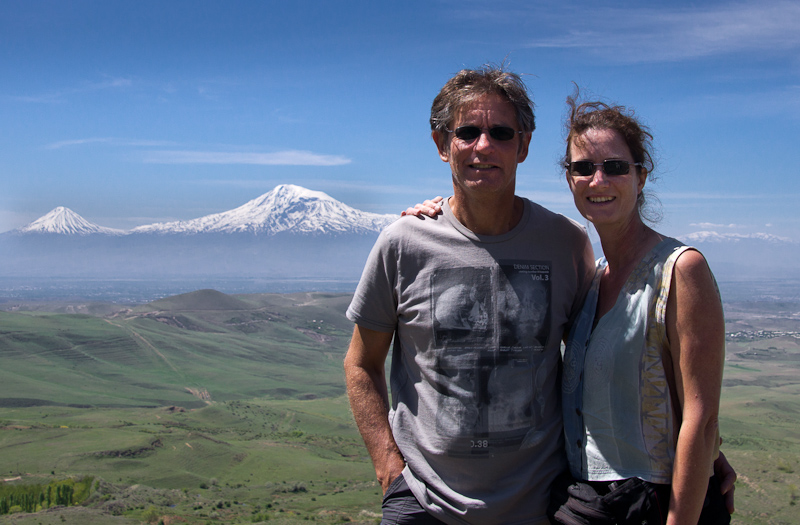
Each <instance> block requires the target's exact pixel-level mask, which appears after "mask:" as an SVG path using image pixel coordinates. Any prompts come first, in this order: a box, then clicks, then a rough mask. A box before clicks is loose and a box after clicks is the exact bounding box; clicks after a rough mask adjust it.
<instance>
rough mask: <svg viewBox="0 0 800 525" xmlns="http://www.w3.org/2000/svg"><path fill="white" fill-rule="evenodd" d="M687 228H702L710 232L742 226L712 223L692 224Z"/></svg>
mask: <svg viewBox="0 0 800 525" xmlns="http://www.w3.org/2000/svg"><path fill="white" fill-rule="evenodd" d="M689 226H694V227H696V228H702V229H704V230H712V229H718V228H731V229H735V228H744V226H742V225H740V224H715V223H713V222H693V223H691V224H689Z"/></svg>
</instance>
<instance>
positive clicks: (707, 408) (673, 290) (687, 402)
mask: <svg viewBox="0 0 800 525" xmlns="http://www.w3.org/2000/svg"><path fill="white" fill-rule="evenodd" d="M674 272H675V273H674V277H673V282H672V286H671V287H670V293H669V300H668V303H667V336H668V338H669V342H670V352H671V354H672V364H673V369H674V371H675V384H676V388H677V395H678V398H679V401H680V404H681V409H682V414H683V416H682V421H681V427H680V430H679V433H678V443H677V450H676V453H675V465H674V469H673V473H672V496H671V498H670V505H669V514H668V517H667V524H668V525H685V524H687V523H697V520H698V519H699V517H700V512H701V510H702V507H703V500H704V498H705V494H706V490H707V488H708V478H709V476H710V475H711V472H712V463H713V460H714V458H713V454H714V451H715V450H717V444H718V443H719V422H718V419H717V418H718V414H719V399H720V391H721V389H722V368H723V364H724V361H725V319H724V316H723V312H722V303H721V301H720V298H719V293H718V292H717V288H716V285H715V283H714V278H713V277H712V275H711V271H710V270H709V268H708V264H706V261H705V259H704V258H703V256H702V255H701V254H700V253H699V252H697V251H695V250H688V251H686V252H684V253H683V254H682V255H681V256H680V257H679V258H678V260H677V262H676V263H675V269H674Z"/></svg>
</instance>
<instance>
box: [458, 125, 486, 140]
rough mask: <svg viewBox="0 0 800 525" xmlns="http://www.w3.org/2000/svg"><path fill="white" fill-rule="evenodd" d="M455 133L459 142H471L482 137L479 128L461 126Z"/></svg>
mask: <svg viewBox="0 0 800 525" xmlns="http://www.w3.org/2000/svg"><path fill="white" fill-rule="evenodd" d="M455 133H456V137H458V139H459V140H463V141H465V142H469V141H471V140H475V139H477V138H478V137H480V136H481V128H479V127H477V126H461V127H460V128H456V131H455Z"/></svg>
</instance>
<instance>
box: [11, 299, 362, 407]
mask: <svg viewBox="0 0 800 525" xmlns="http://www.w3.org/2000/svg"><path fill="white" fill-rule="evenodd" d="M348 301H349V296H345V295H325V294H294V295H249V296H241V297H235V296H230V295H226V294H223V293H220V292H216V291H213V290H201V291H197V292H192V293H189V294H185V295H180V296H175V297H171V298H168V299H163V300H160V301H156V302H154V303H151V304H148V305H145V306H141V307H137V308H135V309H133V310H124V311H120V312H117V313H115V314H113V315H106V316H97V317H96V316H91V315H85V314H76V315H68V314H51V313H33V312H27V313H8V312H0V327H2V328H1V329H0V384H2V385H3V389H2V394H0V407H14V406H17V407H18V406H36V405H71V406H91V407H121V406H164V405H181V406H184V407H200V406H204V405H205V404H206V402H207V401H209V400H216V401H225V400H231V399H241V398H247V397H266V398H270V399H313V398H317V397H335V396H339V395H341V394H342V393H343V392H344V385H343V381H342V369H341V367H342V365H341V363H342V358H343V355H344V351H345V350H346V347H347V342H348V340H349V337H350V333H351V330H352V325H351V323H350V322H349V321H347V320H346V319H345V318H344V317H343V316H342V312H343V310H344V308H345V307H346V305H347V303H348Z"/></svg>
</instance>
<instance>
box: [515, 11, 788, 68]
mask: <svg viewBox="0 0 800 525" xmlns="http://www.w3.org/2000/svg"><path fill="white" fill-rule="evenodd" d="M698 5H701V4H698ZM580 10H581V12H580V16H576V13H574V12H573V13H565V14H566V15H567V16H568V18H569V20H565V21H564V23H563V26H564V27H567V28H573V29H570V30H569V31H568V32H567V34H566V35H564V36H558V37H553V38H541V39H535V40H533V41H531V42H529V43H528V44H527V46H528V47H533V48H537V47H538V48H582V49H586V50H587V51H588V52H590V53H593V54H600V55H603V56H604V57H606V58H607V59H610V60H613V61H615V62H622V63H640V62H663V61H679V60H685V59H692V58H699V57H707V56H716V55H722V54H728V53H734V52H737V53H738V52H748V51H750V52H759V53H764V52H770V53H774V52H776V51H793V50H798V49H800V32H799V31H797V28H798V27H800V3H797V2H788V1H782V0H778V1H773V2H764V1H757V2H755V1H753V2H737V3H731V4H726V5H718V6H713V7H691V8H677V7H673V8H663V9H654V8H642V9H636V8H627V7H626V8H624V9H622V8H604V7H592V6H588V5H583V6H581V8H580ZM578 21H585V22H586V23H579V22H578ZM614 28H616V29H618V30H612V29H614Z"/></svg>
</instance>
